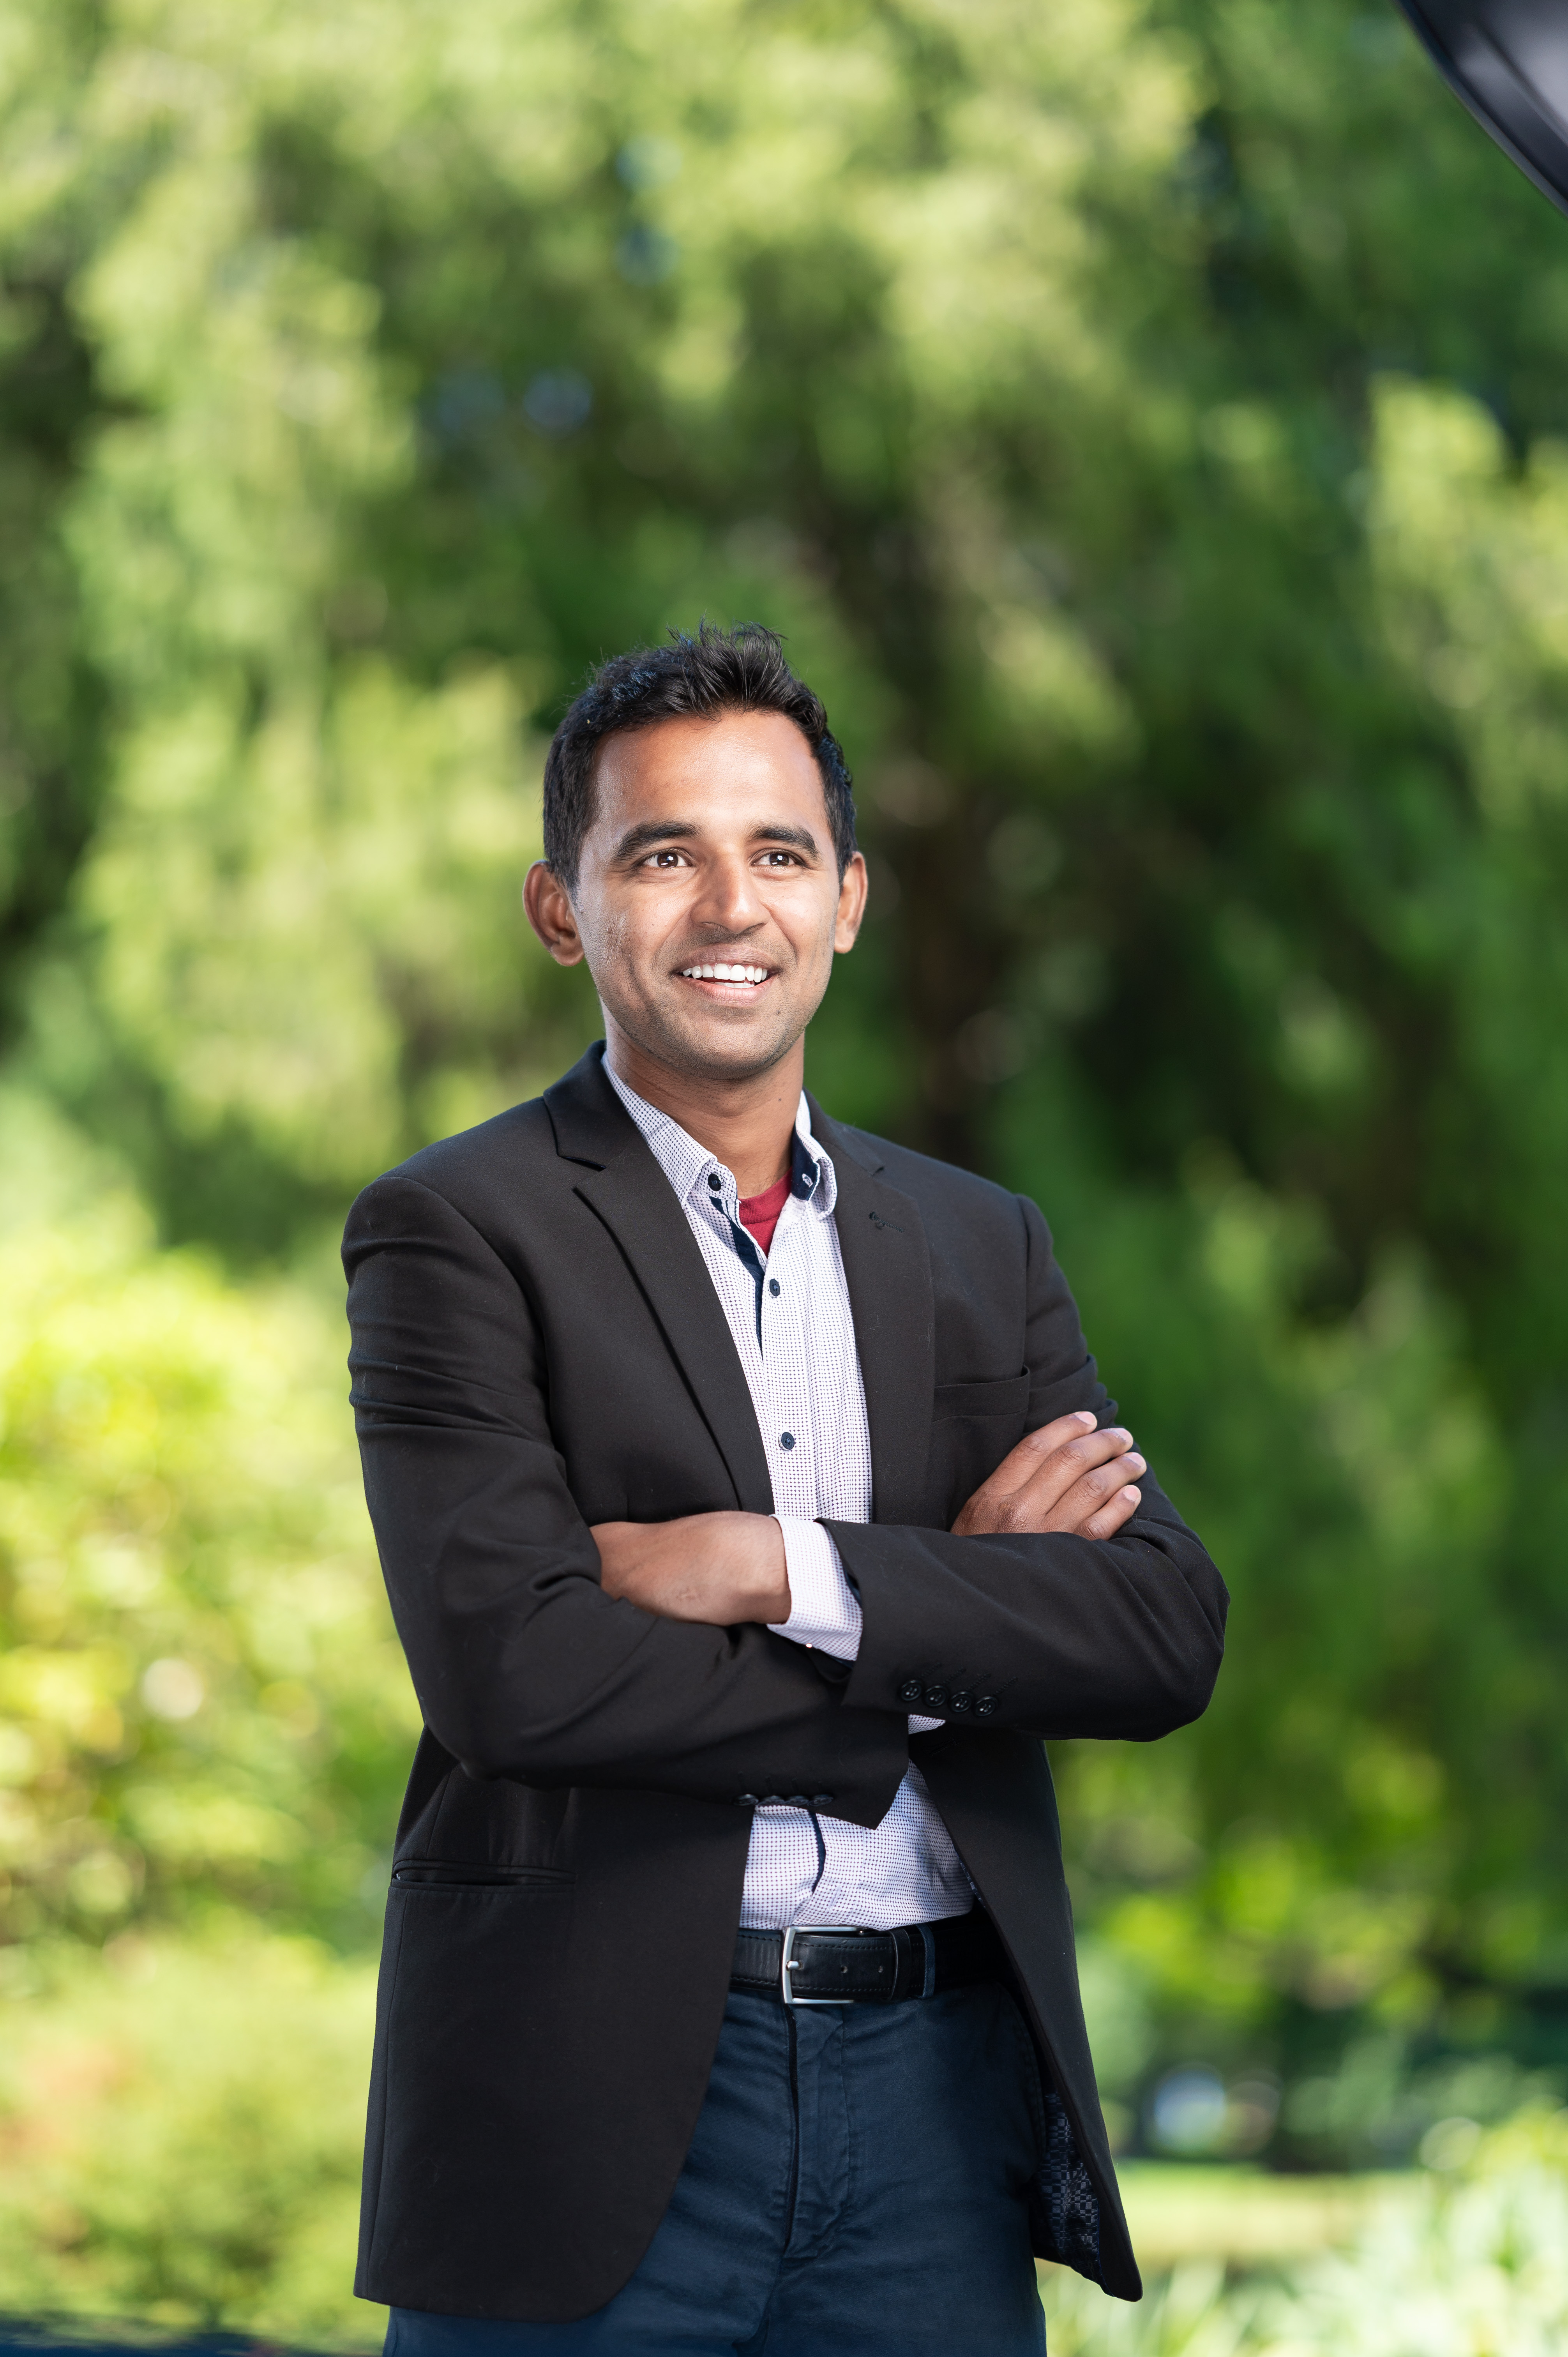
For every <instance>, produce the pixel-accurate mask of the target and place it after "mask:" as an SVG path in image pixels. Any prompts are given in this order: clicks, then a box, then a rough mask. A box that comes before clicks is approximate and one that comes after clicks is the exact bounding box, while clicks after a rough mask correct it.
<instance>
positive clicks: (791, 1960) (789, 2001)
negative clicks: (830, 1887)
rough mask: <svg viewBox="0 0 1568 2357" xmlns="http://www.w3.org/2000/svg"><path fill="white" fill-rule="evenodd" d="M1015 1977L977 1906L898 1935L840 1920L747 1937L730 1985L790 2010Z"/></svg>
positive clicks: (893, 1998) (887, 1999) (889, 2001)
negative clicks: (776, 2001)
mask: <svg viewBox="0 0 1568 2357" xmlns="http://www.w3.org/2000/svg"><path fill="white" fill-rule="evenodd" d="M1010 1978H1011V1973H1010V1971H1009V1968H1008V1964H1007V1959H1006V1954H1005V1953H1004V1949H1003V1946H1002V1943H1001V1941H1000V1940H999V1939H998V1938H997V1936H996V1928H995V1925H994V1924H993V1922H992V1921H991V1918H990V1916H989V1915H987V1914H985V1913H983V1910H981V1909H980V1908H978V1907H976V1908H974V1909H973V1910H972V1911H971V1912H970V1913H969V1914H967V1915H951V1916H950V1917H949V1918H948V1919H947V1921H945V1922H941V1923H906V1924H903V1925H901V1926H900V1927H899V1929H898V1930H897V1931H896V1932H862V1931H859V1930H856V1929H855V1928H854V1926H853V1925H848V1924H837V1923H835V1924H830V1925H827V1926H824V1927H823V1928H822V1929H820V1930H819V1929H818V1928H817V1927H816V1926H815V1925H811V1926H806V1925H803V1924H799V1923H795V1924H791V1925H790V1927H789V1931H787V1932H738V1933H737V1934H736V1943H735V1965H734V1969H733V1970H732V1972H731V1974H730V1984H729V1985H730V1986H731V1988H735V1989H754V1990H757V1991H758V1992H761V1993H766V1994H767V1995H768V1996H776V1997H779V1998H780V1999H782V2001H783V2003H784V2004H785V2005H896V2004H897V2003H898V2002H899V2001H900V1999H902V1998H904V1997H910V1996H936V1995H937V1994H938V1993H939V1992H940V1990H943V1989H950V1988H967V1987H970V1986H972V1984H973V1983H975V1982H976V1981H998V1980H999V1981H1005V1980H1008V1979H1010Z"/></svg>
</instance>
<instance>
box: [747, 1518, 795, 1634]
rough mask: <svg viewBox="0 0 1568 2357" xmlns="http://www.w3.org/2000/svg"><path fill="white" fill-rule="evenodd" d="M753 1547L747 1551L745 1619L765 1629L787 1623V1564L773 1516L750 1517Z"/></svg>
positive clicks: (789, 1602)
mask: <svg viewBox="0 0 1568 2357" xmlns="http://www.w3.org/2000/svg"><path fill="white" fill-rule="evenodd" d="M747 1520H748V1521H749V1522H750V1523H752V1524H753V1530H752V1532H751V1534H750V1535H751V1538H752V1545H751V1547H750V1548H749V1550H748V1556H747V1565H746V1569H747V1573H748V1582H749V1587H750V1605H751V1609H750V1612H749V1615H748V1617H749V1618H750V1619H751V1620H760V1621H761V1622H762V1624H763V1626H764V1628H766V1627H767V1626H768V1623H769V1622H771V1621H784V1620H788V1619H789V1615H790V1613H791V1612H792V1611H793V1609H794V1599H793V1598H792V1597H791V1596H790V1593H789V1557H788V1555H786V1554H785V1551H784V1534H783V1532H782V1531H781V1530H780V1529H779V1523H778V1520H777V1518H776V1517H775V1516H774V1515H772V1514H752V1515H748V1516H747Z"/></svg>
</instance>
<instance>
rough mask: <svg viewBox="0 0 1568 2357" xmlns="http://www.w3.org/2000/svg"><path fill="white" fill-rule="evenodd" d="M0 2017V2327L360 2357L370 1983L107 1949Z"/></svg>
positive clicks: (1, 2004) (240, 1962)
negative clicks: (352, 2352)
mask: <svg viewBox="0 0 1568 2357" xmlns="http://www.w3.org/2000/svg"><path fill="white" fill-rule="evenodd" d="M44 1966H45V1969H46V1970H47V1972H48V1980H47V1982H46V1983H45V1984H44V1985H43V1986H40V1987H39V1988H38V1990H37V1991H36V1992H35V1993H34V1994H33V1995H31V1996H10V1997H8V1998H5V2000H3V2001H0V2054H3V2055H4V2058H5V2060H4V2076H3V2078H0V2311H11V2312H13V2313H22V2314H44V2313H50V2314H55V2315H67V2316H116V2315H117V2316H139V2317H145V2318H148V2319H152V2320H154V2321H156V2322H157V2323H160V2324H163V2325H166V2326H169V2327H189V2326H194V2325H204V2326H209V2327H211V2326H226V2327H228V2328H230V2329H232V2330H244V2331H248V2332H255V2333H260V2334H262V2335H263V2336H265V2337H271V2338H275V2339H278V2340H285V2341H295V2342H296V2343H300V2344H302V2345H305V2346H308V2347H316V2348H327V2347H330V2348H337V2347H339V2346H341V2347H344V2348H349V2349H357V2348H364V2347H370V2346H373V2345H375V2343H376V2342H377V2341H378V2339H379V2334H380V2331H381V2329H382V2324H383V2319H381V2311H379V2310H376V2309H371V2308H368V2307H366V2306H363V2305H361V2304H360V2303H358V2302H356V2301H355V2300H354V2298H352V2295H351V2291H350V2286H351V2283H352V2279H353V2255H354V2243H355V2232H356V2213H357V2206H358V2200H359V2186H360V2137H361V2135H362V2132H363V2126H364V2115H365V2086H366V2081H367V2077H368V2073H369V2064H370V2048H371V2021H372V2014H373V2008H374V1995H375V1975H374V1971H373V1968H372V1967H371V1966H369V1965H367V1964H342V1963H339V1962H337V1961H335V1960H333V1959H332V1958H331V1957H330V1956H328V1954H326V1953H324V1952H323V1951H322V1950H320V1949H319V1948H317V1947H316V1946H314V1945H313V1944H312V1943H309V1942H307V1941H303V1940H285V1939H281V1938H271V1939H268V1938H258V1937H256V1936H254V1935H252V1936H250V1937H249V1938H235V1939H231V1940H227V1941H210V1942H208V1943H192V1942H186V1943H178V1942H176V1941H173V1940H170V1939H167V1938H161V1939H156V1940H154V1939H147V1938H145V1937H143V1936H142V1935H140V1934H137V1933H134V1932H126V1933H123V1934H122V1935H120V1937H119V1938H118V1939H116V1940H115V1941H114V1942H113V1943H111V1945H110V1947H109V1949H108V1950H107V1952H106V1953H105V1954H104V1955H103V1956H102V1957H100V1956H92V1955H86V1954H83V1953H81V1952H80V1951H77V1952H74V1953H73V1952H70V1951H64V1952H62V1951H60V1950H59V1949H51V1950H50V1951H48V1954H47V1956H46V1957H45V1959H44Z"/></svg>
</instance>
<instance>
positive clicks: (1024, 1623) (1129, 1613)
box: [826, 1198, 1229, 1742]
mask: <svg viewBox="0 0 1568 2357" xmlns="http://www.w3.org/2000/svg"><path fill="white" fill-rule="evenodd" d="M1019 1200H1020V1205H1021V1209H1022V1212H1023V1219H1024V1227H1025V1243H1026V1285H1027V1323H1026V1355H1027V1368H1028V1372H1029V1376H1030V1379H1031V1380H1030V1387H1029V1407H1028V1419H1027V1427H1026V1428H1027V1429H1028V1430H1029V1431H1036V1430H1037V1429H1038V1428H1039V1426H1041V1425H1044V1424H1048V1423H1050V1422H1051V1421H1052V1419H1053V1418H1054V1417H1056V1416H1058V1415H1067V1414H1069V1412H1070V1411H1071V1410H1073V1409H1075V1408H1091V1409H1092V1410H1093V1411H1094V1414H1095V1415H1096V1417H1097V1418H1098V1420H1099V1422H1100V1423H1101V1424H1102V1425H1104V1424H1107V1423H1110V1422H1111V1421H1112V1419H1113V1417H1114V1415H1115V1406H1114V1403H1113V1402H1112V1401H1111V1400H1110V1399H1109V1398H1108V1397H1107V1395H1106V1392H1105V1387H1104V1385H1103V1384H1102V1383H1101V1381H1100V1379H1099V1376H1098V1374H1097V1372H1096V1370H1095V1364H1094V1361H1093V1360H1092V1359H1091V1358H1090V1355H1089V1352H1088V1350H1087V1348H1086V1346H1085V1343H1084V1339H1083V1330H1082V1328H1081V1326H1080V1325H1079V1316H1078V1310H1077V1308H1076V1306H1075V1305H1074V1302H1073V1298H1072V1295H1071V1293H1070V1292H1069V1288H1068V1284H1067V1280H1066V1278H1065V1277H1064V1276H1063V1275H1062V1273H1061V1270H1060V1268H1059V1267H1058V1265H1057V1260H1056V1255H1055V1254H1054V1253H1053V1251H1052V1249H1051V1240H1050V1234H1049V1231H1048V1230H1047V1226H1046V1223H1045V1221H1044V1220H1043V1219H1042V1218H1041V1216H1040V1213H1039V1211H1037V1210H1036V1207H1035V1205H1034V1204H1033V1203H1031V1202H1029V1201H1027V1200H1025V1199H1022V1198H1020V1199H1019ZM1138 1486H1139V1488H1140V1490H1141V1491H1142V1492H1143V1504H1142V1506H1141V1507H1140V1509H1139V1511H1138V1512H1136V1513H1135V1514H1134V1515H1133V1518H1132V1520H1131V1521H1130V1522H1127V1523H1123V1525H1122V1529H1121V1530H1120V1531H1119V1532H1118V1533H1117V1534H1116V1535H1115V1537H1114V1538H1111V1539H1086V1538H1077V1537H1074V1536H1071V1535H1069V1534H1063V1533H1047V1534H1044V1535H1042V1536H1032V1535H1029V1534H1005V1535H1004V1534H995V1535H983V1536H977V1537H965V1538H960V1537H956V1536H955V1535H954V1534H952V1533H951V1532H950V1531H941V1530H923V1529H917V1528H910V1527H900V1526H898V1525H896V1524H887V1523H836V1522H835V1523H828V1524H827V1525H826V1527H827V1529H828V1531H829V1532H830V1533H831V1534H832V1538H833V1541H834V1543H835V1544H836V1545H837V1547H838V1550H839V1554H840V1556H841V1557H842V1559H843V1565H844V1568H845V1570H846V1571H847V1573H848V1574H849V1577H851V1579H852V1580H853V1581H854V1585H855V1587H856V1588H857V1589H858V1590H859V1594H860V1601H861V1609H862V1612H863V1615H864V1626H863V1629H862V1633H861V1641H860V1652H859V1654H858V1656H857V1658H856V1661H855V1663H854V1669H853V1671H852V1672H851V1674H850V1675H849V1677H848V1679H847V1680H845V1681H844V1683H843V1692H844V1695H845V1697H846V1699H847V1700H849V1701H851V1702H853V1703H855V1704H858V1705H860V1706H862V1707H867V1708H873V1707H880V1708H883V1709H888V1708H892V1707H897V1706H899V1705H900V1704H902V1706H903V1707H905V1708H908V1706H909V1701H910V1697H909V1696H908V1695H901V1693H900V1689H901V1688H904V1687H907V1686H908V1685H910V1684H915V1683H917V1682H918V1684H919V1686H920V1688H921V1690H922V1695H923V1696H924V1698H923V1699H922V1700H921V1701H920V1703H919V1705H918V1707H919V1708H920V1709H921V1710H922V1711H926V1712H929V1713H930V1715H931V1716H932V1717H950V1718H951V1720H952V1723H953V1724H954V1725H962V1724H965V1723H970V1724H972V1723H974V1714H975V1707H976V1706H975V1703H974V1702H972V1703H971V1705H970V1707H969V1709H968V1710H967V1711H966V1712H964V1713H963V1714H962V1716H961V1717H960V1716H959V1715H956V1714H952V1713H949V1712H944V1711H943V1710H941V1709H940V1707H939V1706H935V1705H933V1704H932V1702H931V1700H930V1690H931V1689H932V1688H933V1687H935V1688H936V1689H937V1690H938V1691H939V1692H940V1691H941V1690H943V1689H946V1690H947V1691H948V1692H952V1691H954V1690H957V1691H959V1692H961V1693H964V1694H967V1695H971V1696H973V1697H975V1698H976V1700H977V1701H978V1702H979V1703H980V1704H981V1708H980V1710H979V1714H978V1715H979V1716H980V1717H981V1718H982V1719H983V1722H984V1723H985V1724H986V1725H988V1726H991V1727H1017V1728H1021V1729H1023V1730H1025V1731H1026V1732H1027V1733H1028V1734H1030V1735H1035V1736H1039V1737H1047V1738H1048V1737H1054V1736H1119V1737H1122V1738H1130V1739H1132V1740H1133V1741H1135V1742H1138V1741H1147V1740H1150V1739H1152V1738H1155V1737H1156V1736H1161V1735H1166V1734H1169V1733H1170V1731H1171V1730H1172V1729H1173V1728H1174V1727H1182V1726H1185V1725H1186V1724H1187V1721H1188V1720H1189V1719H1193V1718H1197V1717H1198V1716H1199V1715H1200V1714H1201V1712H1202V1711H1203V1710H1204V1709H1205V1707H1206V1706H1207V1705H1208V1698H1209V1695H1211V1693H1212V1692H1213V1688H1214V1682H1215V1679H1216V1677H1217V1675H1218V1674H1219V1661H1220V1655H1221V1652H1223V1649H1224V1636H1225V1615H1226V1609H1227V1604H1228V1600H1229V1599H1228V1598H1227V1595H1226V1590H1225V1583H1224V1581H1223V1580H1222V1579H1221V1578H1220V1577H1219V1572H1218V1571H1217V1570H1216V1568H1215V1566H1214V1565H1213V1563H1212V1562H1211V1561H1210V1560H1209V1557H1208V1552H1207V1550H1206V1549H1205V1547H1204V1545H1203V1543H1202V1541H1201V1540H1200V1539H1198V1538H1197V1536H1196V1534H1194V1533H1193V1532H1192V1531H1190V1530H1188V1528H1187V1524H1186V1523H1184V1522H1183V1521H1182V1519H1181V1517H1180V1515H1179V1514H1178V1513H1177V1512H1176V1509H1175V1507H1174V1506H1173V1505H1172V1504H1171V1502H1170V1501H1169V1499H1168V1498H1166V1497H1165V1493H1164V1492H1163V1491H1162V1490H1161V1489H1160V1486H1159V1484H1158V1482H1157V1481H1156V1480H1155V1479H1154V1477H1153V1475H1152V1474H1145V1475H1144V1479H1143V1480H1142V1481H1141V1482H1140V1483H1139V1485H1138Z"/></svg>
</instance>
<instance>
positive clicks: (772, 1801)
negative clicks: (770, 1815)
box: [762, 1792, 784, 1809]
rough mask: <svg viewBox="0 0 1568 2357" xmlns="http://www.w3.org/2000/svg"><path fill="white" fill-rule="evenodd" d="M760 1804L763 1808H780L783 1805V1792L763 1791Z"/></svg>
mask: <svg viewBox="0 0 1568 2357" xmlns="http://www.w3.org/2000/svg"><path fill="white" fill-rule="evenodd" d="M762 1805H763V1807H764V1808H765V1809H781V1808H782V1807H783V1806H784V1795H783V1793H782V1792H765V1793H764V1794H763V1796H762Z"/></svg>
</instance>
